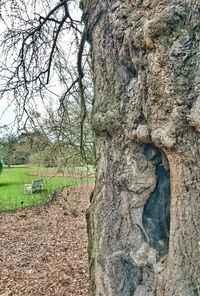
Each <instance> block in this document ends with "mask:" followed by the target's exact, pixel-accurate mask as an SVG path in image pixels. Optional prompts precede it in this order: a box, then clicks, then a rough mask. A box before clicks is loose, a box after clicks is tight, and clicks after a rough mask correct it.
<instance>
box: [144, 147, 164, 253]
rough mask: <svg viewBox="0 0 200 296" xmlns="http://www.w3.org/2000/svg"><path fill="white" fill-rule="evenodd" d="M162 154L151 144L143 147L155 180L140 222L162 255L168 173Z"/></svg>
mask: <svg viewBox="0 0 200 296" xmlns="http://www.w3.org/2000/svg"><path fill="white" fill-rule="evenodd" d="M162 154H163V155H165V154H164V152H163V151H162V152H161V150H160V149H158V148H156V147H155V146H154V145H152V144H148V145H145V147H144V155H145V157H146V159H147V160H149V161H151V162H152V163H153V165H154V166H155V172H156V177H157V182H156V187H155V190H154V191H153V192H152V193H151V194H150V196H149V198H148V199H147V201H146V204H145V206H144V211H143V216H142V223H143V227H144V229H145V231H146V234H147V236H148V238H149V244H150V246H151V247H152V248H154V249H156V250H157V251H158V252H159V253H161V254H163V255H164V254H166V253H167V251H168V245H169V226H170V213H169V208H170V173H169V172H168V171H167V170H166V166H165V167H164V165H163V160H162V159H163V158H162ZM165 157H166V156H165Z"/></svg>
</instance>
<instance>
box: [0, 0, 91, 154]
mask: <svg viewBox="0 0 200 296" xmlns="http://www.w3.org/2000/svg"><path fill="white" fill-rule="evenodd" d="M0 7H1V26H2V27H4V30H3V32H2V34H1V54H2V58H1V64H0V73H1V74H0V80H1V83H0V95H1V97H0V98H1V100H2V102H5V100H6V103H7V106H6V108H4V110H3V112H5V111H6V110H7V109H9V107H10V106H14V109H15V112H16V118H15V124H17V125H18V127H19V128H20V129H22V130H24V129H25V130H26V129H28V127H29V126H31V125H34V126H37V127H38V128H39V129H41V128H42V129H43V131H44V130H45V127H44V121H43V119H42V115H41V113H42V112H41V111H43V112H45V111H44V110H46V117H47V116H48V114H49V115H51V117H49V122H51V126H52V125H53V123H52V120H53V119H54V118H55V116H52V114H59V117H60V120H59V126H58V129H59V130H60V132H61V130H62V127H64V126H65V127H66V120H72V117H73V121H74V122H73V124H75V125H76V131H77V130H79V132H78V135H77V132H76V135H77V140H76V142H75V143H73V144H74V145H75V146H77V145H78V146H79V147H80V151H81V154H82V156H83V157H86V155H85V152H84V148H85V147H87V145H88V144H87V143H86V137H85V136H84V125H85V123H84V122H86V121H87V123H86V126H88V124H89V122H90V118H89V113H87V105H88V106H89V105H90V104H91V96H92V87H91V77H89V76H90V69H89V67H90V66H89V55H88V52H87V51H86V50H85V51H84V48H85V40H86V36H85V33H84V29H83V26H82V23H81V20H80V16H79V15H80V14H79V15H78V16H76V17H74V11H75V10H76V11H77V9H78V1H69V0H63V1H59V2H57V1H49V0H45V1H36V0H30V1H28V2H27V1H23V0H22V1H17V0H12V1H1V6H0ZM84 72H85V73H87V74H86V75H85V77H87V79H85V78H84ZM85 84H87V87H86V85H85ZM59 88H60V89H62V90H60V89H59ZM74 100H75V101H74ZM74 102H75V104H76V110H74V116H73V114H71V115H70V116H69V111H68V110H69V106H70V109H71V111H70V112H72V109H73V105H74ZM4 104H5V103H4ZM49 105H50V106H49ZM47 106H48V108H47ZM47 109H48V110H47ZM89 109H90V107H89ZM50 110H51V112H50ZM2 115H3V113H2ZM64 121H65V122H64ZM57 123H58V122H57ZM68 125H71V126H72V123H70V122H69V123H68ZM55 126H56V124H54V127H55ZM59 130H58V131H57V134H58V133H59ZM58 138H59V137H58Z"/></svg>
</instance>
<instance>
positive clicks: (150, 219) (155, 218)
mask: <svg viewBox="0 0 200 296" xmlns="http://www.w3.org/2000/svg"><path fill="white" fill-rule="evenodd" d="M83 12H84V14H83V17H84V19H85V23H86V27H87V28H88V38H89V41H90V43H91V48H92V54H93V67H94V79H95V101H94V110H93V114H94V115H93V128H94V131H95V133H96V144H97V145H96V147H97V160H98V164H97V172H96V186H95V190H94V195H93V198H92V201H91V207H90V209H89V211H88V213H87V221H88V233H89V261H90V292H89V294H90V295H96V296H100V295H102V296H129V295H130V296H131V295H134V296H146V295H149V296H150V295H157V296H196V295H200V260H199V256H200V237H199V235H200V222H199V219H200V197H199V195H200V135H199V132H200V111H199V110H200V93H199V91H200V13H199V12H200V4H199V3H198V1H197V0H181V1H179V0H174V1H173V0H121V1H114V0H113V1H112V0H110V1H109V0H99V1H96V0H85V1H84V11H83Z"/></svg>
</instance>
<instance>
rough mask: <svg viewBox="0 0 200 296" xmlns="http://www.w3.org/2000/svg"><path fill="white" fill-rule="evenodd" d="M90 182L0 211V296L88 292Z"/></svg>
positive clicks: (67, 295) (57, 295)
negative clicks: (42, 200)
mask: <svg viewBox="0 0 200 296" xmlns="http://www.w3.org/2000/svg"><path fill="white" fill-rule="evenodd" d="M92 189H93V186H92V185H89V186H86V185H84V186H77V187H68V188H66V189H63V190H62V192H61V191H58V192H55V193H54V194H52V195H51V196H50V198H49V200H48V202H46V203H45V204H43V205H40V206H35V207H33V208H30V209H20V210H17V211H14V212H7V213H0V250H1V252H0V296H11V295H15V296H22V295H24V296H29V295H30V296H33V295H34V296H43V295H45V296H48V295H49V296H50V295H52V296H72V295H73V296H80V295H82V296H86V295H87V289H88V263H87V235H86V222H85V211H86V209H87V207H88V205H89V195H90V193H91V191H92Z"/></svg>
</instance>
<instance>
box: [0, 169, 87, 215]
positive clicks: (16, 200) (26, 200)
mask: <svg viewBox="0 0 200 296" xmlns="http://www.w3.org/2000/svg"><path fill="white" fill-rule="evenodd" d="M41 172H42V173H54V172H55V171H54V170H53V169H52V168H38V167H13V168H5V169H4V170H3V173H2V174H1V175H0V211H7V210H12V209H17V208H21V207H27V206H32V205H35V204H38V203H41V202H43V201H44V200H46V199H47V197H48V196H49V194H50V193H51V192H52V191H54V190H55V189H57V188H60V187H63V186H70V185H76V184H80V183H86V182H87V180H86V179H83V178H74V179H72V178H70V177H69V178H68V177H50V176H48V177H42V178H43V180H44V184H45V190H43V191H40V192H36V193H34V194H33V195H31V194H25V193H24V184H25V183H31V182H32V180H35V179H38V178H41V177H38V176H31V175H30V174H32V173H35V174H37V173H38V174H39V173H41Z"/></svg>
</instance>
